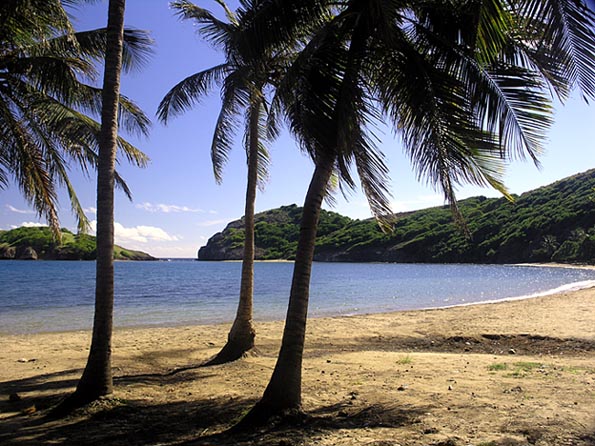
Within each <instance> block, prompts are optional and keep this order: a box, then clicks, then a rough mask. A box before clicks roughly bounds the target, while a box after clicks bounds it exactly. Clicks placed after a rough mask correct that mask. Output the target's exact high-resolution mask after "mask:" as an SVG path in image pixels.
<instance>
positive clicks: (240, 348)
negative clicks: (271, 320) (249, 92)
mask: <svg viewBox="0 0 595 446" xmlns="http://www.w3.org/2000/svg"><path fill="white" fill-rule="evenodd" d="M259 109H260V104H255V105H252V106H251V110H250V118H249V119H250V140H249V143H248V144H249V151H248V154H247V157H248V181H247V185H246V204H245V208H244V232H245V235H244V254H243V257H242V279H241V283H240V300H239V303H238V310H237V313H236V318H235V320H234V322H233V325H232V327H231V330H230V332H229V335H228V337H227V343H226V344H225V346H224V347H223V348H222V349H221V351H220V352H219V353H218V354H217V356H215V357H214V358H213V359H211V360H210V361H208V362H207V363H206V364H204V365H205V366H211V365H217V364H224V363H226V362H231V361H235V360H236V359H239V358H241V357H242V356H243V355H244V354H245V353H246V352H248V351H249V350H251V349H252V348H254V337H255V336H256V332H255V330H254V325H253V323H252V302H253V295H254V203H255V202H256V188H257V186H258V142H259V131H258V124H259V122H258V120H259Z"/></svg>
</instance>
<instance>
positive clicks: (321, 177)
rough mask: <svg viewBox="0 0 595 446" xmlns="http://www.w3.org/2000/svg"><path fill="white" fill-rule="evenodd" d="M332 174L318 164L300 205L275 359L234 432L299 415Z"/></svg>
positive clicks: (327, 164)
mask: <svg viewBox="0 0 595 446" xmlns="http://www.w3.org/2000/svg"><path fill="white" fill-rule="evenodd" d="M332 172H333V160H332V159H330V158H327V159H321V160H319V161H318V163H317V165H316V169H315V170H314V175H313V176H312V180H311V181H310V186H309V188H308V193H307V194H306V199H305V201H304V211H303V215H302V222H301V226H300V238H299V241H298V246H297V252H296V257H295V264H294V269H293V279H292V284H291V293H290V296H289V307H288V309H287V317H286V319H285V329H284V331H283V339H282V341H281V350H280V351H279V357H278V359H277V363H276V365H275V369H274V371H273V375H272V376H271V380H270V381H269V384H268V386H267V388H266V389H265V391H264V395H263V397H262V399H261V400H260V401H259V402H258V403H257V404H256V405H255V406H254V407H253V408H252V410H251V411H250V412H249V413H248V414H247V415H246V416H245V417H244V418H243V419H242V421H240V423H239V424H238V426H237V427H238V429H242V428H247V427H249V426H252V425H257V424H262V423H263V422H266V421H267V420H268V419H269V418H270V417H271V416H274V415H278V414H282V413H291V412H296V413H297V412H300V411H301V403H302V356H303V352H304V342H305V338H306V321H307V316H308V299H309V296H310V275H311V272H312V260H313V257H314V244H315V242H316V231H317V229H318V220H319V217H320V209H321V207H322V200H323V199H324V195H325V191H326V188H327V185H328V182H329V180H330V177H331V174H332Z"/></svg>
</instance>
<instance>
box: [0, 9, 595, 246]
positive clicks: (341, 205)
mask: <svg viewBox="0 0 595 446" xmlns="http://www.w3.org/2000/svg"><path fill="white" fill-rule="evenodd" d="M197 3H198V2H197ZM200 4H201V5H202V6H205V7H208V8H210V9H211V10H213V11H217V10H218V8H219V7H218V5H217V4H216V3H215V1H204V2H200ZM229 4H230V5H231V6H233V5H234V2H233V1H231V2H230V3H229ZM126 8H127V10H126V25H127V26H130V27H135V28H140V29H146V30H150V31H151V33H152V36H153V38H154V39H155V42H156V47H155V54H154V56H153V57H152V58H151V60H150V61H149V62H148V63H147V65H146V66H145V67H144V69H143V70H142V71H139V72H136V73H132V74H129V75H126V76H124V78H123V83H122V93H123V94H125V95H127V96H128V97H130V98H132V99H133V100H135V101H136V102H137V103H138V104H139V105H140V106H141V107H142V108H143V110H144V111H145V112H146V113H147V115H149V116H150V117H151V119H152V120H153V127H152V131H151V134H150V136H149V137H148V138H146V139H134V138H130V140H131V141H133V142H134V143H135V144H136V145H137V146H138V147H139V148H141V149H142V150H143V151H144V152H145V153H147V154H148V155H149V156H150V158H151V163H150V165H149V167H147V168H146V169H138V168H133V167H131V166H127V165H122V166H121V167H120V168H119V171H120V173H121V174H122V176H123V177H124V178H125V179H126V181H127V182H128V185H129V186H130V187H131V189H132V191H133V201H132V202H130V201H128V200H127V199H126V197H125V196H124V195H123V194H122V193H118V192H117V193H116V216H115V220H116V243H118V244H121V245H124V246H126V247H129V248H132V249H140V250H143V251H146V252H149V253H150V254H152V255H154V256H158V257H195V256H196V252H197V250H198V248H199V247H200V246H202V245H204V244H205V243H206V241H207V239H208V238H209V237H210V236H211V235H213V234H214V233H215V232H217V231H220V230H222V229H223V228H224V227H225V225H226V224H227V223H228V222H229V221H231V220H234V219H237V218H239V217H241V215H242V214H243V209H244V194H245V176H246V164H245V156H244V153H243V150H242V147H241V135H238V138H237V141H238V146H237V149H236V150H234V152H233V153H232V156H231V157H230V160H229V163H228V165H227V166H226V168H225V171H224V181H223V184H221V185H217V184H216V183H215V180H214V177H213V173H212V167H211V161H210V153H209V150H210V142H211V136H212V130H213V127H214V122H215V119H216V117H217V113H218V111H219V96H218V93H217V92H216V91H215V92H213V94H212V95H211V96H210V97H209V98H207V99H205V100H204V101H203V102H202V103H201V104H199V105H197V106H196V107H195V108H194V109H193V110H192V111H190V112H187V113H186V114H184V115H182V116H180V117H177V118H174V119H172V120H171V121H170V122H169V124H168V126H167V127H166V126H163V125H162V124H160V123H159V122H157V120H156V118H155V112H156V110H157V106H158V104H159V102H160V100H161V99H162V98H163V96H164V95H165V94H166V93H167V91H168V90H169V89H170V88H171V87H172V86H173V85H175V84H176V83H177V82H179V81H180V80H181V79H183V78H184V77H186V76H188V75H190V74H192V73H195V72H198V71H200V70H203V69H205V68H208V67H210V66H212V65H214V64H216V63H218V62H220V61H221V59H220V56H219V55H218V54H217V53H216V52H215V51H214V50H213V49H212V48H211V47H209V46H208V45H206V44H204V43H203V42H202V41H201V40H200V38H199V37H198V36H197V35H196V33H195V32H194V27H193V25H192V24H191V23H190V22H180V21H179V20H178V19H177V18H176V17H175V16H174V14H173V12H172V10H171V9H170V8H169V2H168V1H166V0H128V1H127V7H126ZM73 13H74V15H75V16H76V18H77V21H76V23H75V26H76V27H77V29H80V30H84V29H90V28H96V27H100V26H105V22H106V17H107V1H98V2H97V3H95V4H91V5H84V6H81V7H79V9H78V10H76V11H74V12H73ZM124 136H126V135H124ZM384 136H385V137H384V138H383V139H384V140H383V144H382V145H381V147H382V149H383V151H384V153H385V154H386V156H387V158H388V163H389V165H390V168H391V178H392V182H391V186H392V191H393V195H394V203H393V210H394V211H404V210H413V209H420V208H424V207H429V206H434V205H440V204H443V199H442V196H441V194H440V193H439V192H437V191H435V190H433V189H432V188H431V187H428V186H427V185H425V184H424V183H423V182H421V183H420V182H419V181H418V180H417V179H416V176H415V175H414V173H413V172H412V170H411V164H410V162H409V160H408V159H407V158H406V157H405V156H404V155H403V153H402V149H401V147H400V144H399V143H398V141H397V140H395V139H393V138H392V136H391V134H390V132H387V134H386V135H384ZM545 146H546V153H544V154H543V156H542V157H541V161H542V168H541V170H538V169H537V168H535V166H534V165H533V164H532V163H531V162H521V161H516V162H514V163H512V164H511V165H510V166H509V169H508V171H507V175H506V177H505V178H506V184H507V186H508V188H509V189H510V191H511V192H513V193H517V194H520V193H522V192H525V191H527V190H531V189H534V188H537V187H539V186H543V185H546V184H549V183H552V182H554V181H556V180H558V179H561V178H564V177H566V176H569V175H572V174H574V173H578V172H582V171H585V170H588V169H591V168H594V167H595V107H594V106H593V105H591V106H588V105H586V104H585V103H584V102H583V101H582V100H580V99H579V98H578V95H576V97H574V98H573V99H572V100H570V101H569V102H568V103H567V104H565V105H564V106H558V107H557V109H556V123H555V125H554V126H553V128H552V129H551V131H550V133H549V138H548V141H547V142H546V145H545ZM271 159H272V165H271V169H270V178H269V181H268V183H267V184H266V188H265V190H264V191H263V192H259V194H258V198H257V204H256V209H257V211H262V210H266V209H271V208H274V207H278V206H281V205H286V204H291V203H296V204H298V205H299V204H301V203H302V202H303V198H304V196H305V192H306V188H307V186H308V182H309V179H310V176H311V174H312V163H311V161H310V160H309V159H308V158H307V157H306V156H305V155H303V154H302V153H301V152H300V151H299V150H298V148H297V147H296V145H295V144H294V142H293V141H292V140H291V138H290V137H289V136H288V135H287V134H284V135H282V137H281V138H280V139H279V140H277V141H276V142H275V143H274V145H273V146H272V148H271ZM72 178H73V180H74V184H75V187H76V189H77V191H78V194H79V197H80V199H81V202H82V204H83V206H84V207H85V208H86V209H87V214H88V216H89V218H90V219H91V220H94V219H95V215H94V207H95V178H94V176H91V177H90V178H86V177H84V176H83V175H81V174H80V173H79V172H77V171H73V172H72ZM474 195H485V196H498V194H497V193H496V192H494V191H491V190H489V189H479V188H474V187H462V188H460V189H459V193H458V196H459V198H465V197H469V196H474ZM60 204H61V210H60V218H61V222H62V225H63V226H66V227H69V228H71V229H74V228H75V227H76V226H75V222H74V218H73V216H72V214H71V211H70V207H69V203H68V200H67V197H66V195H65V194H64V193H63V194H62V195H61V200H60ZM325 207H327V208H329V207H328V205H325ZM333 210H335V211H337V212H340V213H342V214H344V215H348V216H350V217H353V218H368V217H369V216H370V212H369V210H368V208H367V204H366V202H365V199H364V198H363V196H362V194H361V193H359V192H355V193H353V194H352V195H351V196H350V197H349V200H348V201H346V200H345V199H343V197H342V196H340V195H339V196H337V204H336V206H335V207H334V208H333ZM40 223H44V222H43V221H40V220H39V219H38V218H37V215H36V214H35V212H33V211H32V210H31V208H30V207H29V206H28V204H27V203H26V202H25V200H23V199H22V197H21V195H20V192H19V190H18V189H17V188H16V187H9V188H8V189H5V190H1V191H0V229H10V228H13V227H18V226H22V225H32V224H40Z"/></svg>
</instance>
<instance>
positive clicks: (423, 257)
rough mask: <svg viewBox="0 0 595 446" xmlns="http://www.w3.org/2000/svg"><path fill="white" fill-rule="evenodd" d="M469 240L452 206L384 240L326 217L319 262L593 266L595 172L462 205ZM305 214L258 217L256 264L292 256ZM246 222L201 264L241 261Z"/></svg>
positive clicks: (406, 222) (232, 227)
mask: <svg viewBox="0 0 595 446" xmlns="http://www.w3.org/2000/svg"><path fill="white" fill-rule="evenodd" d="M459 206H460V209H461V212H462V214H463V216H464V219H465V224H466V227H467V229H468V232H469V236H466V235H465V232H464V231H463V230H462V229H461V227H459V226H457V225H456V224H455V223H454V221H453V218H452V213H451V211H450V208H449V207H448V206H438V207H433V208H429V209H423V210H419V211H415V212H409V213H405V214H398V215H396V216H395V217H396V220H395V225H394V230H393V231H392V232H390V233H383V232H382V231H381V230H380V228H379V227H378V225H377V224H376V223H375V221H374V220H372V219H367V220H353V219H351V218H349V217H345V216H342V215H340V214H337V213H335V212H328V211H323V212H322V215H321V220H320V227H319V231H318V239H317V243H316V251H315V254H314V259H315V260H317V261H335V262H337V261H338V262H402V263H410V262H420V263H429V262H435V263H468V262H473V263H520V262H551V261H554V262H566V263H573V262H583V263H595V170H590V171H587V172H583V173H580V174H577V175H574V176H572V177H568V178H565V179H563V180H560V181H557V182H555V183H553V184H551V185H548V186H545V187H541V188H539V189H535V190H533V191H530V192H526V193H524V194H522V195H520V196H516V197H515V201H514V202H513V203H511V202H509V201H508V200H506V199H504V198H486V197H481V196H480V197H473V198H468V199H466V200H461V201H460V202H459ZM300 217H301V208H299V207H297V206H296V205H291V206H282V207H280V208H277V209H273V210H270V211H265V212H262V213H259V214H257V215H256V234H255V240H256V256H255V257H256V259H257V260H273V259H279V260H280V259H288V260H291V259H292V258H293V257H294V256H295V249H296V246H297V238H298V235H299V221H300ZM243 237H244V234H243V222H242V220H236V221H233V222H231V223H229V224H228V225H227V227H226V228H225V229H224V230H223V231H222V232H219V233H217V234H215V235H213V236H212V237H211V238H210V239H209V241H208V243H207V244H206V246H204V247H202V248H200V250H199V253H198V259H199V260H239V259H241V257H242V250H243Z"/></svg>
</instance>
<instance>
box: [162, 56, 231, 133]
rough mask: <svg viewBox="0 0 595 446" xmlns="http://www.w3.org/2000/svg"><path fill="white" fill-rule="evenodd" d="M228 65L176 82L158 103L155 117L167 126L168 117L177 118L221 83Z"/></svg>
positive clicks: (224, 64)
mask: <svg viewBox="0 0 595 446" xmlns="http://www.w3.org/2000/svg"><path fill="white" fill-rule="evenodd" d="M228 71H229V65H228V64H227V63H222V64H219V65H216V66H214V67H211V68H208V69H206V70H203V71H200V72H199V73H195V74H192V75H190V76H188V77H187V78H186V79H184V80H182V81H180V82H178V83H177V84H176V85H175V86H174V87H173V88H172V89H171V90H169V91H168V92H167V94H166V95H165V97H164V98H163V99H162V100H161V102H160V103H159V107H158V109H157V117H158V118H159V120H161V121H162V122H163V123H164V124H167V122H168V120H169V118H170V116H177V115H179V114H181V113H182V112H185V111H187V110H188V109H190V108H192V106H194V105H196V104H197V103H198V102H199V101H200V100H201V99H202V98H203V97H204V96H206V95H207V94H208V92H209V91H210V90H211V88H212V87H213V85H214V84H218V83H220V82H221V81H222V79H223V77H224V76H225V74H226V73H227V72H228Z"/></svg>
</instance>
